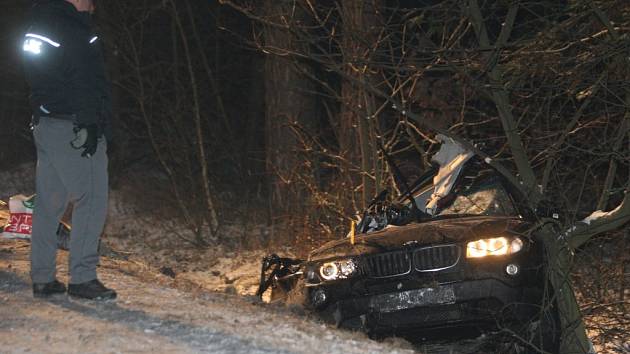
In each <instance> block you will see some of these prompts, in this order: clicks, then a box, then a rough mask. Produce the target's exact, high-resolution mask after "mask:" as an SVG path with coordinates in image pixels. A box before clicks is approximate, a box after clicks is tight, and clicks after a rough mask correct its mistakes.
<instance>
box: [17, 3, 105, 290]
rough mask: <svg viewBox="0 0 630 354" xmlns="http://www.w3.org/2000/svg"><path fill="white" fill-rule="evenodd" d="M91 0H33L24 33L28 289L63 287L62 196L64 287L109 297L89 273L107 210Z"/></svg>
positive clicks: (99, 66)
mask: <svg viewBox="0 0 630 354" xmlns="http://www.w3.org/2000/svg"><path fill="white" fill-rule="evenodd" d="M94 8H95V7H94V3H93V0H39V1H37V2H36V3H35V5H34V7H33V8H32V10H31V12H30V15H29V22H28V29H27V31H26V33H25V34H24V45H23V64H24V72H25V76H26V79H27V81H28V83H29V85H30V87H31V97H30V98H31V106H32V109H33V136H34V138H35V145H36V148H37V170H36V176H35V180H36V192H37V198H36V201H35V209H34V210H33V231H32V237H31V240H32V243H31V279H32V281H33V295H34V296H36V297H46V296H50V295H53V294H57V293H64V292H65V291H66V286H65V285H64V284H62V283H61V282H59V281H58V280H57V279H56V253H57V240H56V229H57V225H58V223H59V220H60V218H61V216H62V215H63V213H64V211H65V209H66V207H67V205H68V203H69V202H72V203H73V205H74V207H73V211H72V231H71V233H70V247H69V248H70V261H69V263H70V264H69V273H70V281H69V284H68V289H67V292H68V294H69V295H71V296H75V297H81V298H87V299H95V300H101V299H114V298H116V292H115V291H114V290H112V289H108V288H106V287H105V286H104V285H103V284H102V283H101V282H100V281H99V280H98V279H97V276H96V265H97V264H98V260H99V256H98V241H99V237H100V234H101V232H102V231H103V226H104V224H105V217H106V213H107V193H108V180H107V155H106V149H107V141H106V140H107V139H105V138H109V137H110V135H111V124H110V119H111V118H110V114H109V113H110V112H111V94H110V89H109V83H108V82H107V79H106V78H105V67H104V63H103V55H102V53H101V49H100V41H99V38H98V36H97V35H95V34H94V32H93V29H92V23H91V14H92V13H93V12H94Z"/></svg>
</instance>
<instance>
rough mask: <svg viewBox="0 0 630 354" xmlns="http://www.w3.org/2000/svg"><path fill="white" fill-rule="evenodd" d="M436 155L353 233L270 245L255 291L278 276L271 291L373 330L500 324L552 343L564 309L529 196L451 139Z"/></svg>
mask: <svg viewBox="0 0 630 354" xmlns="http://www.w3.org/2000/svg"><path fill="white" fill-rule="evenodd" d="M434 161H435V162H436V167H435V168H434V169H432V170H431V171H428V172H427V173H426V174H425V175H424V176H422V177H420V178H419V179H418V180H417V181H416V182H415V183H413V184H412V185H410V186H408V187H407V188H408V192H407V193H404V195H402V196H400V197H399V198H397V199H395V200H394V201H393V202H389V203H387V202H386V201H385V200H386V198H385V193H381V194H380V195H379V196H377V197H376V198H375V200H374V201H373V202H372V204H371V205H370V207H369V208H368V210H367V211H366V212H364V214H363V216H362V218H361V220H360V221H359V222H358V224H357V226H356V228H354V227H353V230H351V231H350V234H349V235H348V236H347V237H345V238H344V239H340V240H336V241H332V242H329V243H327V244H325V245H323V246H322V247H320V248H319V249H317V250H315V251H313V252H311V253H310V255H309V257H308V259H307V260H306V261H300V260H294V259H287V258H279V257H277V256H270V257H267V258H266V259H265V260H264V262H263V272H262V274H261V288H260V289H259V293H261V294H262V292H264V291H265V289H266V288H267V287H271V288H272V299H279V298H286V297H290V298H293V299H296V298H297V299H298V301H300V302H302V303H303V304H304V305H305V306H306V307H308V308H310V309H313V310H314V311H315V312H317V313H319V314H320V315H321V316H322V317H324V318H326V319H328V320H330V321H333V322H334V323H336V324H337V325H339V326H342V327H347V328H354V329H362V330H365V331H366V332H368V333H370V334H373V335H375V336H383V335H397V336H417V335H418V333H433V334H440V333H441V332H443V330H444V329H447V328H464V327H465V328H474V329H475V330H482V331H483V330H485V329H488V330H491V331H495V332H496V331H497V330H499V332H501V331H500V330H504V331H503V333H510V334H516V335H517V337H518V338H520V339H521V340H522V341H523V344H524V345H526V344H527V343H529V345H530V348H531V345H533V346H534V347H537V348H539V349H544V350H546V351H550V352H554V351H555V346H556V345H557V341H558V337H559V321H558V315H557V312H556V309H555V305H554V304H553V301H549V300H548V299H552V297H551V296H550V295H549V293H550V290H549V289H547V286H546V282H545V280H544V279H545V277H544V271H545V269H544V265H543V260H544V257H543V248H542V242H538V240H537V239H536V236H535V233H532V232H531V229H532V225H533V220H534V214H533V212H532V211H531V210H529V209H528V208H527V207H526V206H525V203H524V199H523V196H522V195H519V192H518V190H517V189H516V188H514V186H512V185H510V184H509V183H508V182H507V181H506V180H505V179H504V178H503V177H502V176H501V175H500V174H499V173H498V172H497V171H495V170H494V169H493V168H492V167H491V166H490V165H488V164H486V163H485V162H484V161H483V160H481V159H478V158H476V157H474V156H473V155H472V154H471V153H469V152H466V151H465V150H464V149H462V148H461V147H460V146H459V145H457V144H456V143H451V144H445V143H443V145H442V148H441V149H440V151H439V152H438V153H437V154H436V156H434ZM545 294H547V295H546V296H545ZM449 332H450V331H449ZM429 335H431V334H429ZM423 336H424V335H423ZM515 337H516V336H515Z"/></svg>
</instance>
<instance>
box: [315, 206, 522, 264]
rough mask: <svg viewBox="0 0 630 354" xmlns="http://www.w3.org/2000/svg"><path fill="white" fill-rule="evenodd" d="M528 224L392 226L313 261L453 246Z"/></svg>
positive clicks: (318, 253)
mask: <svg viewBox="0 0 630 354" xmlns="http://www.w3.org/2000/svg"><path fill="white" fill-rule="evenodd" d="M525 224H526V223H525V222H524V221H523V220H522V219H519V218H517V217H501V216H471V217H461V218H451V219H441V220H434V221H427V222H423V223H411V224H408V225H404V226H389V227H387V228H385V229H383V230H380V231H376V232H372V233H369V234H361V235H357V236H356V237H355V244H354V245H352V244H351V243H350V238H344V239H342V240H335V241H331V242H328V243H326V244H324V245H323V246H322V247H320V248H318V249H316V250H315V251H313V252H311V254H310V255H309V261H317V260H324V259H328V258H334V257H344V256H356V255H362V254H372V253H379V252H385V251H388V250H393V249H397V248H401V247H404V246H405V245H410V244H413V243H416V242H417V244H418V245H423V244H436V243H452V242H461V241H465V240H473V239H479V238H487V237H493V236H501V235H506V234H508V235H509V234H512V235H515V234H520V233H521V232H522V231H523V230H524V229H525Z"/></svg>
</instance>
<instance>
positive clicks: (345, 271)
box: [319, 259, 357, 280]
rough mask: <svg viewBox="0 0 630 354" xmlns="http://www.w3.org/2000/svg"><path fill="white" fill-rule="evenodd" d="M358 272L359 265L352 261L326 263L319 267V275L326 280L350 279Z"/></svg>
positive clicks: (343, 260)
mask: <svg viewBox="0 0 630 354" xmlns="http://www.w3.org/2000/svg"><path fill="white" fill-rule="evenodd" d="M356 272H357V265H356V264H355V262H354V261H353V260H352V259H342V260H337V261H333V262H326V263H324V264H322V265H321V266H320V267H319V275H321V277H322V278H323V279H324V280H336V279H345V278H349V277H350V276H352V275H353V274H355V273H356Z"/></svg>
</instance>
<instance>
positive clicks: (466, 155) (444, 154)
mask: <svg viewBox="0 0 630 354" xmlns="http://www.w3.org/2000/svg"><path fill="white" fill-rule="evenodd" d="M436 138H437V140H438V141H440V142H441V143H442V146H441V147H440V150H439V151H438V152H437V153H436V154H435V155H434V156H433V158H432V161H434V162H436V163H438V164H439V165H440V170H439V171H438V173H437V175H435V177H433V185H434V188H433V194H431V197H430V199H429V200H428V201H427V204H426V206H425V212H426V213H428V214H431V215H434V214H435V213H436V211H437V206H438V202H439V200H440V199H442V198H444V197H445V196H447V195H448V194H449V193H450V192H451V189H453V186H454V185H455V181H456V180H457V177H458V176H459V174H460V173H461V171H462V169H463V168H464V164H465V163H466V161H468V160H469V159H470V158H471V157H473V155H474V154H473V153H472V152H471V151H468V150H466V149H465V148H464V147H463V146H461V145H460V144H459V143H457V142H456V141H454V140H453V139H451V138H448V137H446V136H444V135H441V134H438V136H437V137H436Z"/></svg>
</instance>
